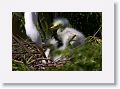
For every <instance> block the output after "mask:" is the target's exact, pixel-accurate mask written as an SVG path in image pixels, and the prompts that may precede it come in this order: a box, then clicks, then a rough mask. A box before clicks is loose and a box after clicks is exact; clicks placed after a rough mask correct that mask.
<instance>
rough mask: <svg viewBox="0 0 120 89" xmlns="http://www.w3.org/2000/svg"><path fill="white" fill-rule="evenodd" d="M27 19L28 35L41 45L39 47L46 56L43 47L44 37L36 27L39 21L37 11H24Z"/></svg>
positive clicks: (26, 28)
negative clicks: (42, 37)
mask: <svg viewBox="0 0 120 89" xmlns="http://www.w3.org/2000/svg"><path fill="white" fill-rule="evenodd" d="M24 19H25V30H26V34H27V36H28V37H29V38H30V39H31V40H32V41H33V42H34V43H36V44H37V46H39V47H38V48H39V49H40V51H41V52H42V55H43V56H44V57H46V55H45V54H44V52H43V49H42V47H41V46H42V39H41V35H40V33H39V32H38V30H37V28H36V24H37V22H38V13H37V12H25V13H24Z"/></svg>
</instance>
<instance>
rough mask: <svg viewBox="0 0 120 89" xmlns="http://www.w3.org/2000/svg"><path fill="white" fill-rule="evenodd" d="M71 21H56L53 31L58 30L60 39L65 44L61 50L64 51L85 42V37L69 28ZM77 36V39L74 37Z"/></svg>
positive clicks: (62, 19) (63, 19) (60, 19)
mask: <svg viewBox="0 0 120 89" xmlns="http://www.w3.org/2000/svg"><path fill="white" fill-rule="evenodd" d="M69 26H70V24H69V21H68V20H67V19H65V18H59V19H55V20H54V22H53V26H52V27H51V28H52V29H57V35H58V38H59V39H60V40H61V41H62V42H63V46H61V47H60V48H59V49H60V50H64V49H65V48H66V47H67V46H68V45H69V43H70V45H72V46H74V47H76V46H78V45H82V44H83V43H84V42H85V36H84V35H83V34H82V33H81V32H79V31H77V30H76V29H74V28H71V27H69ZM74 36H75V37H74Z"/></svg>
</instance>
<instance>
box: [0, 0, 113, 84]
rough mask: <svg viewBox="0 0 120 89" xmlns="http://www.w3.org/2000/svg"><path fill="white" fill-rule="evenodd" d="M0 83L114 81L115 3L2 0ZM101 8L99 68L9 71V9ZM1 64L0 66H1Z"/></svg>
mask: <svg viewBox="0 0 120 89" xmlns="http://www.w3.org/2000/svg"><path fill="white" fill-rule="evenodd" d="M0 11H1V12H0V13H1V14H0V20H1V21H0V42H1V44H0V53H1V59H0V60H1V62H0V66H1V68H2V70H0V71H1V74H0V75H1V76H0V77H1V78H0V80H1V82H2V83H114V4H113V2H112V1H111V0H109V1H107V0H92V1H91V0H78V1H77V0H76V1H75V0H72V1H70V0H52V1H51V0H43V1H42V0H36V1H34V0H33V1H31V0H29V1H28V0H20V1H18V0H17V1H16V0H12V2H11V1H8V0H5V1H3V2H1V4H0ZM15 11H16V12H24V11H31V12H32V11H34V12H35V11H36V12H56V11H57V12H102V17H103V18H102V36H103V39H102V42H103V45H102V65H103V67H102V68H103V70H102V71H35V72H33V71H26V72H21V71H12V66H11V59H12V46H11V45H12V44H11V43H12V38H11V37H12V19H11V17H12V13H11V12H15ZM1 68H0V69H1Z"/></svg>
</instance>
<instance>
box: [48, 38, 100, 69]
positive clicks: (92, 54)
mask: <svg viewBox="0 0 120 89" xmlns="http://www.w3.org/2000/svg"><path fill="white" fill-rule="evenodd" d="M91 39H92V40H91ZM54 54H55V55H60V54H61V55H62V56H65V57H67V58H70V57H72V59H71V60H70V62H68V63H66V64H65V65H64V66H62V67H59V68H54V69H53V68H52V69H51V68H49V70H56V71H63V70H66V71H78V70H81V71H101V70H102V41H101V39H98V38H96V37H94V38H93V37H88V38H87V40H86V43H85V44H84V45H82V46H78V47H76V48H72V49H71V50H70V48H67V49H66V50H64V51H62V52H61V51H57V50H56V51H54Z"/></svg>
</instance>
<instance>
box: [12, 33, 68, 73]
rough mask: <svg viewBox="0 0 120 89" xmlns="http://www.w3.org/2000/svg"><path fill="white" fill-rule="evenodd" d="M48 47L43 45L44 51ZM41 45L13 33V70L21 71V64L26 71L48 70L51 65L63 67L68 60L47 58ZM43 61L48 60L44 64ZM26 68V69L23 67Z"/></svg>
mask: <svg viewBox="0 0 120 89" xmlns="http://www.w3.org/2000/svg"><path fill="white" fill-rule="evenodd" d="M46 49H47V47H46V46H45V45H44V46H43V51H44V52H45V50H46ZM39 50H40V49H39V47H37V46H36V44H34V43H33V42H31V41H30V40H29V39H27V40H24V39H22V38H20V37H16V36H14V35H13V37H12V70H13V71H19V68H18V67H19V65H24V67H26V69H25V70H26V71H37V70H48V69H49V68H51V67H54V68H55V67H61V66H63V65H64V64H65V63H66V61H65V60H59V61H58V62H54V61H53V60H52V59H51V58H45V57H44V56H43V55H42V53H41V50H40V51H39ZM42 61H46V63H45V64H44V63H43V62H42ZM23 70H24V69H23Z"/></svg>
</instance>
